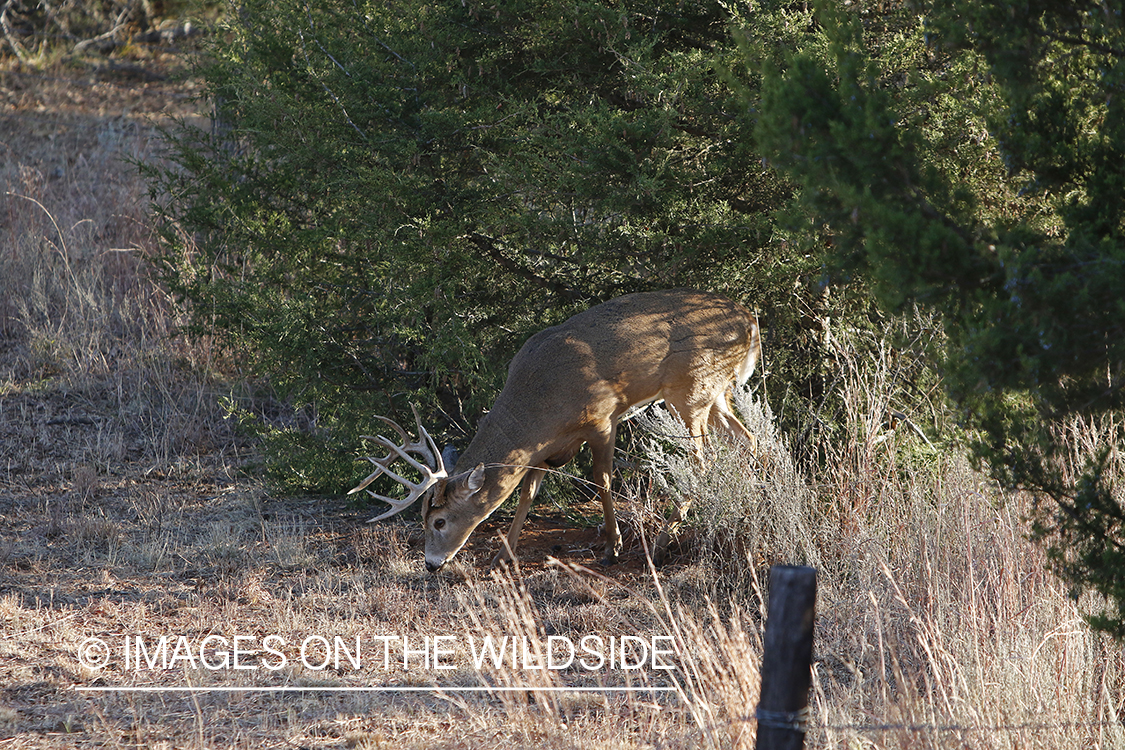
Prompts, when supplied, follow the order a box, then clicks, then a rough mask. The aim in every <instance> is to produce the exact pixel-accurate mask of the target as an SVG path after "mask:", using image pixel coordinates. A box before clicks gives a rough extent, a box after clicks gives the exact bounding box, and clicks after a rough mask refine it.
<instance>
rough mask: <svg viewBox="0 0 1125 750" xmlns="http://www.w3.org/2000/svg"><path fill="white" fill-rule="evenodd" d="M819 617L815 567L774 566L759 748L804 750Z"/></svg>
mask: <svg viewBox="0 0 1125 750" xmlns="http://www.w3.org/2000/svg"><path fill="white" fill-rule="evenodd" d="M815 619H816V570H815V569H813V568H802V567H794V566H791V565H775V566H773V567H772V568H770V603H769V613H768V615H767V619H766V633H765V637H764V639H763V644H762V648H763V651H762V692H761V698H760V699H759V702H758V710H757V712H756V714H755V715H756V717H757V719H758V740H757V745H756V748H757V750H800V748H801V747H803V746H804V744H805V729H806V725H807V720H808V705H809V685H810V684H811V682H812V646H813V621H814V620H815Z"/></svg>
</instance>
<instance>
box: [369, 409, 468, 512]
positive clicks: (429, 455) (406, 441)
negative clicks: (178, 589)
mask: <svg viewBox="0 0 1125 750" xmlns="http://www.w3.org/2000/svg"><path fill="white" fill-rule="evenodd" d="M410 409H411V411H413V412H414V419H415V421H416V422H417V423H418V434H419V436H420V437H419V438H418V440H416V441H411V439H410V435H408V434H406V430H404V429H402V427H400V426H399V425H398V423H397V422H394V421H393V420H390V419H387V418H386V417H381V416H378V415H376V417H375V418H376V419H380V420H382V421H384V422H386V423H387V424H389V425H390V426H391V427H392V428H393V429H394V431H395V432H397V433H398V435H399V437H400V438H402V445H401V446H398V445H395V443H394V441H392V440H389V439H387V438H385V437H383V436H382V435H379V436H377V437H371V436H370V435H364V436H363V439H364V440H374V441H375V442H376V443H378V444H379V445H381V446H383V447H384V448H388V449H390V451H391V452H390V453H388V454H387V455H386V456H384V457H383V458H372V457H371V456H365V458H366V459H367V460H368V461H370V462H371V463H373V464H375V466H376V467H377V468H376V469H375V471H373V472H372V473H371V474H370V475H368V477H367V478H366V479H364V480H363V481H362V482H360V483H359V484H358V485H357V486H356V487H353V488H352V489H350V490H348V494H349V495H350V494H352V493H353V492H359V491H360V490H362V489H365V488H366V487H367V485H369V484H371V483H372V482H373V481H375V478H376V477H378V476H379V475H380V474H386V475H387V476H389V477H390V478H391V479H393V480H395V481H396V482H398V483H399V484H401V485H402V486H403V487H405V488H406V489H407V490H409V494H407V496H406V499H405V500H395V499H394V498H391V497H384V496H383V495H379V494H376V493H375V492H372V491H371V490H367V494H368V495H371V497H373V498H375V499H376V500H382V501H383V502H385V503H388V504H389V505H390V506H391V509H390V510H388V511H387V512H386V513H384V514H383V515H381V516H376V517H375V518H372V519H371V521H368V523H371V522H373V521H382V520H383V519H384V518H390V517H391V516H393V515H395V514H396V513H401V512H402V511H404V510H406V509H407V508H408V507H410V506H411V505H412V504H413V503H414V501H415V500H417V499H418V498H420V497H421V496H422V495H423V494H425V492H426V490H428V489H430V488H431V487H433V486H434V485H435V484H437V481H438V480H439V479H444V478H445V477H447V476H449V474H448V472H446V470H445V462H444V461H443V460H442V457H441V453H440V452H439V451H438V449H437V445H436V444H435V443H434V439H433V438H432V437H430V433H428V432H426V428H425V427H423V426H422V418H421V417H419V416H418V410H417V409H415V408H414V405H413V404H411V406H410ZM411 453H414V454H416V455H418V456H420V457H422V458H423V459H424V460H425V462H426V463H420V462H419V461H416V460H415V459H413V458H412V457H411V456H410V454H411ZM400 458H401V459H403V460H405V461H406V462H407V463H408V464H410V465H411V466H413V467H414V468H415V469H416V470H418V471H419V472H421V473H422V481H420V482H411V481H410V480H409V479H407V478H406V477H403V476H401V475H399V474H396V473H395V472H393V471H391V469H390V465H391V464H392V463H394V462H395V461H396V460H398V459H400ZM431 465H432V466H433V468H432V469H431V468H430V466H431Z"/></svg>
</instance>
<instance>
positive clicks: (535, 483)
mask: <svg viewBox="0 0 1125 750" xmlns="http://www.w3.org/2000/svg"><path fill="white" fill-rule="evenodd" d="M546 473H547V470H546V469H529V470H528V472H527V476H526V477H525V478H524V480H523V486H522V487H521V488H520V502H519V505H517V506H516V517H515V518H513V519H512V525H511V527H510V528H509V529H508V539H507V540H508V544H507V545H505V546H503V547H501V548H500V551H499V552H497V553H496V557H494V558H492V564H491V565H489V568H495V567H496V566H497V565H499V564H500V563H502V562H507V561H510V560H511V559H512V558H511V556H512V555H514V554H515V552H516V545H517V544H518V543H519V539H520V531H521V530H522V529H523V524H524V521H526V520H527V514H528V511H530V510H531V501H532V500H534V499H535V496H536V495H537V494H539V486H540V485H541V484H543V477H544V475H545V474H546ZM509 552H510V553H511V554H509Z"/></svg>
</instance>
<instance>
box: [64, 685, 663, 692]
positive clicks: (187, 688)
mask: <svg viewBox="0 0 1125 750" xmlns="http://www.w3.org/2000/svg"><path fill="white" fill-rule="evenodd" d="M74 689H75V690H76V691H78V692H80V693H472V692H489V693H513V692H521V693H523V692H539V693H663V692H670V691H674V690H676V688H674V687H532V686H522V687H521V686H517V687H492V686H490V685H472V686H467V687H466V686H448V687H440V686H436V685H435V686H433V687H416V686H408V687H394V686H381V687H311V686H310V687H297V686H293V685H275V686H269V685H266V686H262V687H255V686H252V685H251V686H246V687H232V686H230V685H216V686H212V687H207V686H196V685H182V686H175V685H174V686H171V687H165V686H152V687H134V686H128V685H122V686H120V687H109V686H101V685H99V686H96V687H87V686H85V685H75V686H74Z"/></svg>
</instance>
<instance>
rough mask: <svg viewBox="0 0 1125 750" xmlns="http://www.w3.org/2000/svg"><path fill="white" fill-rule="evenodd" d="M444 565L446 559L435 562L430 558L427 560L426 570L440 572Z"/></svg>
mask: <svg viewBox="0 0 1125 750" xmlns="http://www.w3.org/2000/svg"><path fill="white" fill-rule="evenodd" d="M443 565H445V562H444V561H442V562H439V563H436V564H435V563H432V562H430V561H429V560H426V570H428V571H430V572H431V573H436V572H438V571H439V570H441V568H442V566H443Z"/></svg>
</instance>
